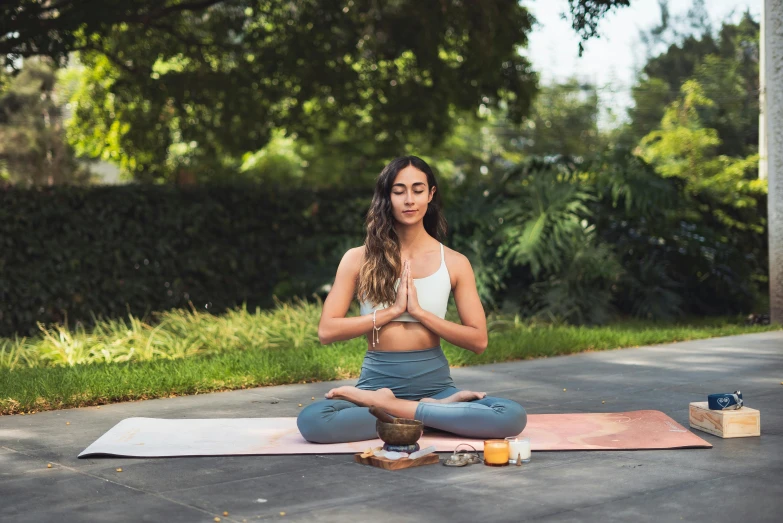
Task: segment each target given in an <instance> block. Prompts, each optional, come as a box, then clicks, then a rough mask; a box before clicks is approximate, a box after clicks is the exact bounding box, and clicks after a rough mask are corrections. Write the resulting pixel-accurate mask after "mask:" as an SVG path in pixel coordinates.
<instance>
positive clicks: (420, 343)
mask: <svg viewBox="0 0 783 523" xmlns="http://www.w3.org/2000/svg"><path fill="white" fill-rule="evenodd" d="M371 334H372V331H371V332H368V333H367V335H366V338H367V350H376V351H387V352H389V351H394V352H397V351H407V350H424V349H429V348H431V347H435V346H436V345H439V344H440V337H439V336H437V335H436V334H435V333H433V332H432V331H431V330H429V329H428V328H427V327H425V326H424V325H422V324H421V323H419V322H412V321H390V322H389V323H387V324H386V325H384V326H383V327H381V330H380V332H379V333H378V334H380V344H378V343H377V342H376V343H375V347H374V348H373V346H372V338H371Z"/></svg>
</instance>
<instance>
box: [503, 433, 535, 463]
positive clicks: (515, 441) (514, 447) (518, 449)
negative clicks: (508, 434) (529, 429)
mask: <svg viewBox="0 0 783 523" xmlns="http://www.w3.org/2000/svg"><path fill="white" fill-rule="evenodd" d="M517 456H519V458H520V459H523V460H529V459H530V439H528V438H509V439H508V459H510V460H513V461H515V462H516V459H517Z"/></svg>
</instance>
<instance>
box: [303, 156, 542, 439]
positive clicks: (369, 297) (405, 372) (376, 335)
mask: <svg viewBox="0 0 783 523" xmlns="http://www.w3.org/2000/svg"><path fill="white" fill-rule="evenodd" d="M437 188H438V185H437V182H436V181H435V176H434V175H433V173H432V170H431V169H430V167H429V166H428V165H427V163H426V162H424V160H422V159H421V158H418V157H416V156H405V157H401V158H396V159H394V160H393V161H391V162H390V163H389V164H388V165H387V166H386V167H385V168H384V169H383V171H381V174H380V175H379V176H378V179H377V181H376V185H375V194H374V196H373V199H372V204H371V206H370V211H369V213H368V215H367V237H366V239H365V242H364V245H363V246H362V247H357V248H354V249H350V250H349V251H348V252H346V253H345V255H344V256H343V258H342V261H341V262H340V265H339V267H338V268H337V275H336V276H335V280H334V285H333V286H332V288H331V291H330V292H329V295H328V296H327V297H326V300H325V301H324V306H323V311H322V313H321V321H320V323H319V325H318V338H319V339H320V340H321V343H324V344H327V343H332V342H335V341H340V340H348V339H351V338H355V337H357V336H361V335H366V336H367V354H366V356H365V357H364V362H363V364H362V372H361V375H360V376H359V381H358V382H357V383H356V386H355V387H350V386H346V387H337V388H333V389H332V390H330V391H329V392H327V393H326V398H327V399H326V400H321V401H317V402H315V403H312V404H310V405H308V406H307V407H306V408H305V409H303V410H302V412H301V413H300V414H299V417H298V418H297V425H298V427H299V431H300V432H301V434H302V436H303V437H304V438H305V439H306V440H308V441H311V442H314V443H339V442H347V441H361V440H367V439H374V438H376V433H375V420H376V418H375V417H373V415H372V414H370V412H369V408H368V407H370V406H372V405H375V406H377V407H379V408H381V409H383V410H385V411H386V412H388V413H390V414H391V415H392V416H397V417H402V418H409V419H417V420H420V421H422V422H423V423H424V426H425V427H431V428H435V429H439V430H443V431H447V432H451V433H453V434H456V435H459V436H465V437H471V438H503V437H506V436H514V435H517V434H519V433H520V432H522V429H524V428H525V424H526V423H527V415H526V414H525V410H524V409H523V408H522V406H521V405H519V404H518V403H516V402H514V401H511V400H507V399H503V398H493V397H489V396H487V395H486V393H484V392H473V391H468V390H460V389H458V388H457V387H456V386H455V384H454V381H453V380H452V379H451V375H450V373H449V362H448V361H447V360H446V356H445V355H444V354H443V350H442V349H441V347H440V339H441V338H443V339H444V340H446V341H448V342H449V343H452V344H453V345H456V346H458V347H462V348H464V349H466V350H469V351H472V352H474V353H476V354H481V353H482V352H484V350H485V349H486V347H487V323H486V317H485V315H484V309H483V307H482V306H481V302H480V301H479V296H478V292H477V291H476V281H475V277H474V275H473V269H472V267H471V265H470V262H469V261H468V259H467V258H466V257H465V256H463V255H462V254H460V253H458V252H456V251H454V250H451V249H448V248H444V246H443V244H442V243H440V241H439V240H440V239H442V238H443V237H444V235H445V232H446V220H445V219H444V217H443V215H442V214H441V204H440V195H439V194H438V191H437ZM452 290H453V291H454V300H455V302H456V304H457V311H458V313H459V317H460V321H461V324H458V323H453V322H450V321H447V320H446V319H444V318H445V316H446V305H447V303H448V299H449V294H450V293H451V291H452ZM354 295H356V296H357V298H359V297H360V305H361V315H360V316H357V317H352V318H346V317H345V315H346V313H347V312H348V309H349V307H350V304H351V301H352V300H353V297H354Z"/></svg>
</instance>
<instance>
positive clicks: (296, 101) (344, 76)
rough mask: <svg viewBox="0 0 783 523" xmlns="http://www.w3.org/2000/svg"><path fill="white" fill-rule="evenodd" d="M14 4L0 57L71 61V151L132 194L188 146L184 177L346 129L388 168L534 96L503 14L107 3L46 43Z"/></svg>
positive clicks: (72, 14) (444, 8) (430, 5)
mask: <svg viewBox="0 0 783 523" xmlns="http://www.w3.org/2000/svg"><path fill="white" fill-rule="evenodd" d="M14 4H19V5H15V7H16V8H17V9H21V11H20V12H18V13H16V14H14V15H13V16H11V18H12V19H14V20H15V23H14V26H19V27H20V29H21V30H16V31H14V32H13V34H17V33H18V36H17V37H16V38H14V37H8V36H6V37H4V39H3V41H2V43H3V44H4V45H5V47H6V50H7V51H9V50H10V51H13V52H15V53H16V54H17V55H24V54H25V53H28V54H29V53H32V52H48V53H51V54H53V55H54V56H59V55H58V53H60V54H62V53H64V52H65V51H66V50H67V51H74V50H78V51H80V57H81V60H82V61H83V62H84V63H85V65H86V66H87V72H86V74H85V79H84V82H83V87H82V89H81V90H80V92H79V94H78V95H77V98H76V100H75V101H76V105H77V107H76V109H75V131H74V133H73V134H72V138H73V139H74V141H75V143H76V145H77V148H78V149H79V150H80V151H82V152H85V153H91V154H101V155H104V156H106V155H109V156H111V155H112V154H114V155H115V156H122V157H124V158H126V162H125V165H124V167H125V168H126V170H129V171H131V172H133V173H134V174H135V175H136V176H137V177H138V178H141V179H150V180H151V179H157V178H163V177H165V176H166V174H167V173H166V172H164V171H165V169H164V168H163V167H162V166H164V165H165V161H164V160H165V157H166V155H167V154H168V153H169V149H170V147H172V146H173V145H174V144H178V143H179V144H194V147H192V149H193V151H192V152H193V156H194V157H191V158H189V161H190V162H191V164H198V163H201V164H204V163H206V164H207V165H208V166H209V168H212V167H213V165H212V164H213V163H214V161H215V159H219V158H223V157H226V156H234V157H236V156H239V155H242V154H244V153H246V152H248V151H255V150H258V149H260V148H261V147H263V146H264V145H265V144H266V143H267V142H268V141H269V139H270V137H271V135H272V130H273V129H285V130H286V133H288V134H290V135H293V134H296V135H297V136H298V137H300V138H302V139H306V140H311V139H316V138H317V137H324V136H326V135H328V134H329V133H331V132H332V130H333V129H334V128H335V127H336V126H338V125H344V126H345V127H346V128H347V129H350V131H351V134H352V139H353V140H355V141H357V140H364V141H374V142H375V144H376V147H377V149H378V150H379V153H381V154H385V155H388V154H389V153H391V152H393V151H397V150H399V148H400V147H401V145H402V144H403V143H405V142H406V134H407V133H409V132H419V133H421V134H422V135H424V136H425V137H426V139H427V140H428V141H431V142H433V143H437V142H438V141H440V140H442V139H443V137H444V136H445V135H446V134H447V132H448V131H449V129H450V128H451V125H452V119H451V117H450V114H451V113H450V111H451V110H452V109H453V108H456V109H457V110H464V109H467V108H472V107H475V105H477V104H478V103H480V102H481V101H482V100H483V99H488V100H489V102H488V103H489V104H490V105H497V104H499V103H500V102H501V101H502V102H503V103H505V104H506V105H507V107H508V114H509V117H510V118H511V119H512V120H514V121H517V122H519V121H521V119H522V117H523V115H524V114H525V113H526V112H527V109H528V106H529V103H530V100H531V98H532V96H533V94H534V92H535V81H536V77H535V75H534V74H533V73H532V71H531V70H530V64H529V63H528V62H527V60H526V59H525V58H524V57H522V56H520V55H519V53H518V52H517V50H518V48H519V47H520V46H523V45H525V44H526V41H527V32H528V31H529V30H530V27H531V24H532V17H531V16H530V14H529V13H528V11H527V10H526V9H525V8H524V7H521V6H520V5H519V4H518V2H515V1H511V0H504V1H498V2H491V3H484V2H467V3H464V2H456V1H453V0H451V1H444V2H416V1H413V0H398V1H395V2H375V1H372V0H355V1H353V0H352V1H351V2H349V3H348V4H346V3H345V2H343V1H337V0H327V1H315V0H300V1H292V2H269V1H262V0H236V1H225V2H214V1H213V2H195V1H194V2H163V4H162V5H158V4H153V3H152V2H138V3H133V4H132V8H131V9H130V11H128V12H126V11H125V10H124V9H123V8H122V6H124V5H126V3H124V2H123V3H122V4H121V5H120V4H119V3H118V2H107V4H108V7H107V9H105V10H104V8H103V7H101V8H100V9H97V8H96V9H95V10H94V11H95V12H94V13H87V11H89V9H84V8H83V7H81V6H77V5H76V4H75V3H72V2H61V3H60V4H62V9H61V12H60V15H59V16H58V17H57V20H61V22H59V25H57V26H56V28H52V24H53V23H54V22H52V20H51V19H50V18H48V17H47V16H44V15H45V13H52V12H54V11H56V10H55V9H54V8H49V10H48V11H41V10H40V9H39V10H38V11H36V10H34V9H33V8H32V7H30V6H29V2H15V3H14ZM58 5H59V4H58ZM4 9H8V7H5V8H4ZM8 14H9V15H10V13H8ZM1 16H2V14H0V17H1ZM4 19H5V18H4ZM35 20H38V21H40V23H41V24H42V26H43V27H46V28H49V29H50V30H51V31H53V36H51V35H50V36H47V35H43V34H39V33H37V32H36V30H35V27H34V23H33V22H34V21H35ZM74 20H79V21H80V22H81V23H82V25H77V24H76V22H75V21H74ZM9 31H10V27H9ZM4 32H5V31H4V30H3V29H0V34H3V33H4ZM58 35H59V36H58ZM58 37H60V38H61V40H62V41H60V40H58ZM69 43H70V45H68V44H69ZM2 47H3V46H2V45H0V48H2ZM96 130H97V132H95V131H96Z"/></svg>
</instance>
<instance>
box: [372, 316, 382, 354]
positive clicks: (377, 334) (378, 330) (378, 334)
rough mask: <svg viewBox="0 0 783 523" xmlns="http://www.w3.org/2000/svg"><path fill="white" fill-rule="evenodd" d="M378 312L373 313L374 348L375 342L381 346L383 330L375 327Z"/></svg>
mask: <svg viewBox="0 0 783 523" xmlns="http://www.w3.org/2000/svg"><path fill="white" fill-rule="evenodd" d="M376 312H378V311H372V346H373V348H374V347H375V340H376V339H377V340H378V345H380V344H381V334H380V331H381V328H380V327H376V326H375V313H376Z"/></svg>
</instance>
